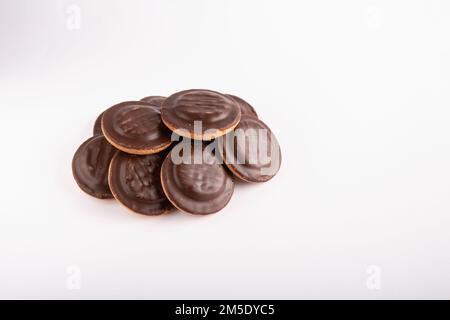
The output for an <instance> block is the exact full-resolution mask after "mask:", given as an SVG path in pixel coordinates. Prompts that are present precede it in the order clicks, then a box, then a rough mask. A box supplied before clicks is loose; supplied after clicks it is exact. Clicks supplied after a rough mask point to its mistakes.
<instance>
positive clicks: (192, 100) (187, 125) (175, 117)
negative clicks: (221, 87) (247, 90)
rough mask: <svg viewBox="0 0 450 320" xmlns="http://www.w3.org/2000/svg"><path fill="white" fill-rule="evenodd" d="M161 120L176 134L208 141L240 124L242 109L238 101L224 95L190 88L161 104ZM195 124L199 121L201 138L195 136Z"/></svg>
mask: <svg viewBox="0 0 450 320" xmlns="http://www.w3.org/2000/svg"><path fill="white" fill-rule="evenodd" d="M161 117H162V119H163V121H164V123H165V124H166V125H167V126H168V127H169V128H170V129H171V130H173V131H175V132H176V133H177V134H180V135H183V136H186V137H191V138H195V139H203V140H210V139H212V138H215V137H219V136H221V135H223V134H225V133H226V132H228V131H229V130H231V129H233V128H234V127H235V126H236V125H237V123H238V122H239V119H240V117H241V110H240V108H239V105H238V104H237V102H236V101H235V100H234V99H233V98H231V97H229V96H227V95H224V94H221V93H219V92H215V91H211V90H197V89H195V90H194V89H193V90H185V91H180V92H177V93H175V94H173V95H171V96H170V97H168V98H167V99H166V100H165V101H164V103H163V105H162V109H161ZM194 121H202V133H201V134H202V135H204V136H194V133H195V132H194ZM180 130H186V131H187V132H182V131H180ZM206 130H208V132H207V133H205V131H206Z"/></svg>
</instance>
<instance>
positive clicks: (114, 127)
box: [102, 101, 172, 155]
mask: <svg viewBox="0 0 450 320" xmlns="http://www.w3.org/2000/svg"><path fill="white" fill-rule="evenodd" d="M102 131H103V134H104V136H105V138H106V139H107V140H108V141H109V142H110V143H111V144H112V145H113V146H115V147H116V148H117V149H119V150H122V151H124V152H126V153H131V154H138V155H146V154H153V153H158V152H160V151H161V150H164V149H165V148H167V147H168V146H169V145H170V144H171V134H172V133H171V132H170V130H169V129H168V128H167V127H166V126H165V125H164V123H162V121H161V112H160V110H159V108H158V107H157V106H153V105H151V104H149V103H146V102H143V101H127V102H122V103H119V104H116V105H114V106H112V107H111V108H109V109H108V110H106V111H105V112H104V113H103V116H102Z"/></svg>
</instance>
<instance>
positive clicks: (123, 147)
mask: <svg viewBox="0 0 450 320" xmlns="http://www.w3.org/2000/svg"><path fill="white" fill-rule="evenodd" d="M280 164H281V151H280V147H279V144H278V142H277V140H276V138H275V136H274V135H273V134H272V132H271V131H270V129H269V127H268V126H267V125H266V124H264V123H263V122H262V121H261V120H260V119H259V118H258V115H257V113H256V112H255V110H254V109H253V107H252V106H251V105H250V104H248V103H247V102H246V101H244V100H243V99H241V98H239V97H236V96H233V95H228V94H221V93H218V92H215V91H211V90H185V91H181V92H177V93H175V94H173V95H171V96H170V97H168V98H165V97H161V96H150V97H146V98H143V99H141V100H140V101H128V102H122V103H119V104H117V105H114V106H112V107H111V108H109V109H107V110H106V111H104V112H103V113H102V114H100V115H99V117H98V118H97V120H96V121H95V124H94V136H93V137H91V138H89V139H88V140H86V141H85V142H84V143H83V144H82V145H81V146H80V147H79V148H78V150H77V151H76V152H75V155H74V157H73V161H72V171H73V176H74V178H75V181H76V182H77V184H78V185H79V187H80V188H81V189H82V190H83V191H85V192H86V193H88V194H90V195H92V196H94V197H97V198H100V199H107V198H115V199H116V200H118V201H119V202H120V203H121V204H123V205H124V206H125V207H127V208H129V209H131V210H132V211H134V212H137V213H140V214H145V215H159V214H162V213H165V212H167V211H170V210H172V209H173V208H178V209H179V210H181V211H184V212H188V213H191V214H200V215H204V214H210V213H215V212H217V211H219V210H221V209H222V208H224V207H225V206H226V205H227V203H228V202H229V201H230V199H231V196H232V194H233V191H234V177H237V178H238V179H239V180H242V181H247V182H265V181H268V180H269V179H271V178H272V177H273V176H274V175H275V174H276V173H277V172H278V170H279V168H280Z"/></svg>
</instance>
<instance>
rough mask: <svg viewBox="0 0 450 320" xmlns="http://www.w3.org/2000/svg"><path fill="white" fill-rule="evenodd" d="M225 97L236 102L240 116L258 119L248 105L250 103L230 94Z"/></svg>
mask: <svg viewBox="0 0 450 320" xmlns="http://www.w3.org/2000/svg"><path fill="white" fill-rule="evenodd" d="M227 96H229V97H231V98H232V99H233V100H234V101H236V102H237V104H238V105H239V108H240V109H241V115H248V116H254V117H257V118H258V114H257V113H256V111H255V109H254V108H253V107H252V106H251V105H250V103H248V102H247V101H245V100H244V99H242V98H239V97H238V96H235V95H232V94H227Z"/></svg>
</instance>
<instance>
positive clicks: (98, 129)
mask: <svg viewBox="0 0 450 320" xmlns="http://www.w3.org/2000/svg"><path fill="white" fill-rule="evenodd" d="M102 117H103V112H102V113H100V114H99V115H98V117H97V119H96V120H95V123H94V136H96V135H98V134H103V132H102Z"/></svg>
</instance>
